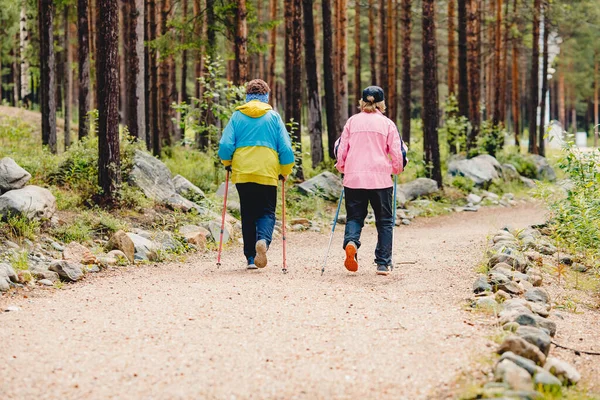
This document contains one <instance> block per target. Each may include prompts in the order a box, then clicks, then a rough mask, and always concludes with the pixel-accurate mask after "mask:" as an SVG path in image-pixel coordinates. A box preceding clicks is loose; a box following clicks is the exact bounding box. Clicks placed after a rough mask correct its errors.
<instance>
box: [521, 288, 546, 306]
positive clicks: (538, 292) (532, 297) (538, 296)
mask: <svg viewBox="0 0 600 400" xmlns="http://www.w3.org/2000/svg"><path fill="white" fill-rule="evenodd" d="M525 299H526V300H529V301H533V302H534V303H544V304H550V295H549V294H548V292H547V291H546V290H544V289H542V288H537V287H536V288H534V289H530V290H528V291H527V292H525Z"/></svg>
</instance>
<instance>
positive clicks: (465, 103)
mask: <svg viewBox="0 0 600 400" xmlns="http://www.w3.org/2000/svg"><path fill="white" fill-rule="evenodd" d="M470 1H471V0H458V110H459V112H460V115H462V116H464V117H468V116H469V114H470V108H471V106H470V102H469V70H468V57H467V55H468V51H467V46H468V44H467V36H468V35H467V26H468V13H467V3H469V2H470ZM515 1H516V0H515Z"/></svg>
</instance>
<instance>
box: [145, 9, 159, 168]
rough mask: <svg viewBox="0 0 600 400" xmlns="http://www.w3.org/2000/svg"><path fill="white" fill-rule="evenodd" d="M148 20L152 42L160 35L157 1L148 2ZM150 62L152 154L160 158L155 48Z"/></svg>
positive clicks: (150, 54)
mask: <svg viewBox="0 0 600 400" xmlns="http://www.w3.org/2000/svg"><path fill="white" fill-rule="evenodd" d="M148 13H149V15H148V20H149V25H150V41H153V40H155V39H156V38H157V35H158V23H157V20H156V17H157V15H158V8H157V7H156V0H148ZM149 59H150V62H149V63H148V64H149V65H150V117H151V119H150V124H151V125H152V128H151V132H152V135H151V136H152V140H151V142H152V154H154V156H156V157H160V154H161V152H162V140H161V137H160V130H161V126H160V106H159V102H158V98H159V97H158V94H159V93H158V52H157V50H156V49H155V48H152V47H151V48H150V50H149Z"/></svg>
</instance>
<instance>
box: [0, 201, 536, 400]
mask: <svg viewBox="0 0 600 400" xmlns="http://www.w3.org/2000/svg"><path fill="white" fill-rule="evenodd" d="M543 214H544V212H543V210H542V209H540V208H535V205H532V204H530V205H526V206H521V207H518V208H512V209H502V208H499V209H483V210H481V211H480V212H478V213H474V214H464V213H463V214H454V215H450V216H445V217H440V218H432V219H423V220H419V221H417V222H416V223H415V224H413V225H411V226H409V227H402V228H399V229H398V230H397V233H396V239H395V240H396V242H395V249H396V250H395V259H396V261H413V260H414V261H418V262H417V264H415V265H403V266H398V267H397V268H396V269H395V271H394V273H393V274H392V275H390V276H389V277H381V276H376V275H375V269H374V267H373V266H371V260H372V251H373V249H374V246H375V235H374V232H375V231H374V229H373V228H367V229H366V230H365V232H364V234H363V236H364V243H363V248H362V249H361V252H360V255H361V261H362V264H361V267H360V269H359V271H358V273H356V274H353V275H351V274H349V273H347V272H346V271H345V270H344V269H343V266H342V258H343V252H342V250H341V249H340V244H341V236H342V229H343V227H341V228H342V229H340V230H339V231H338V232H337V233H336V237H335V239H334V249H333V250H332V255H331V257H330V262H329V268H328V269H327V271H326V274H325V276H323V277H321V276H320V263H321V260H322V257H323V254H324V251H325V248H326V246H327V236H326V235H323V234H316V233H302V234H291V235H290V236H289V246H288V248H289V252H290V255H289V259H290V261H289V269H290V273H289V274H288V275H283V274H282V273H281V269H280V268H281V257H280V254H281V253H280V250H281V247H280V242H279V241H278V242H277V243H274V245H273V247H272V249H271V251H270V257H271V265H270V266H269V267H267V269H265V270H259V271H245V270H244V269H242V268H243V260H242V257H241V250H240V249H239V247H240V246H239V245H236V246H235V248H231V249H229V250H228V251H227V252H226V254H225V257H224V263H223V266H222V267H221V268H220V269H217V268H216V267H215V265H214V255H213V254H210V255H203V256H197V257H191V258H190V259H189V260H188V261H187V262H185V263H172V264H167V265H159V266H145V267H140V268H130V269H127V270H124V271H117V272H111V273H106V274H103V275H102V276H96V277H90V278H88V279H87V280H86V281H85V282H83V283H80V284H77V285H74V286H71V287H69V288H68V289H66V290H57V291H47V292H44V291H41V290H40V291H37V292H36V293H38V294H37V295H36V296H35V297H30V298H28V299H20V300H16V301H14V300H13V301H12V302H11V304H14V305H17V306H19V307H20V308H21V310H20V311H18V312H11V313H4V314H2V315H0V326H1V327H2V328H1V329H0V343H3V346H2V350H1V351H0V398H3V399H56V398H65V399H67V398H68V399H83V398H85V399H107V398H119V399H142V398H143V399H150V398H152V399H192V398H218V399H246V398H256V399H263V398H273V399H275V398H277V399H278V398H281V399H292V398H299V399H326V398H327V399H328V398H347V399H357V398H379V399H383V398H393V399H422V398H430V397H431V395H430V394H431V393H432V391H433V390H436V389H440V388H443V387H444V386H445V385H447V384H448V383H451V382H452V380H453V378H455V377H456V375H457V373H458V372H459V371H460V370H462V369H464V368H468V366H469V364H470V363H471V362H472V361H473V360H474V359H476V357H477V356H478V355H484V354H488V353H489V352H490V350H489V348H487V347H486V345H485V344H486V343H487V342H489V341H488V340H487V339H486V338H485V335H486V330H485V329H486V328H482V327H481V326H477V324H475V326H472V325H471V324H467V323H465V319H466V318H468V316H466V313H465V312H464V311H463V310H462V307H463V306H464V299H465V298H466V297H467V296H468V295H469V293H470V286H471V283H472V281H473V278H474V276H475V272H474V266H475V265H476V263H477V261H478V260H480V259H481V257H482V250H483V249H484V246H485V240H486V235H487V234H488V233H490V232H492V231H493V230H495V229H498V228H501V227H502V226H503V225H506V224H511V225H513V226H515V227H523V226H525V225H527V224H532V223H539V222H541V221H542V220H543ZM1 302H2V304H0V305H7V302H6V300H2V301H1ZM488 333H489V332H488Z"/></svg>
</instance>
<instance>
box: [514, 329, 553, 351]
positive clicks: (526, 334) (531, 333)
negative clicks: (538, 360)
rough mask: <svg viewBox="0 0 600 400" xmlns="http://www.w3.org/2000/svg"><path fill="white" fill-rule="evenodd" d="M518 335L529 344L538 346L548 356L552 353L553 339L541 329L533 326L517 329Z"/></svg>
mask: <svg viewBox="0 0 600 400" xmlns="http://www.w3.org/2000/svg"><path fill="white" fill-rule="evenodd" d="M516 333H517V335H519V336H521V337H522V338H523V339H525V340H527V341H528V342H529V343H531V344H533V345H535V346H537V348H538V349H540V350H541V352H542V353H544V354H545V355H546V356H548V352H549V351H550V344H551V339H550V336H549V335H548V334H547V333H546V332H545V331H543V330H542V329H540V328H534V327H531V326H521V327H520V328H519V329H517V332H516Z"/></svg>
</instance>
